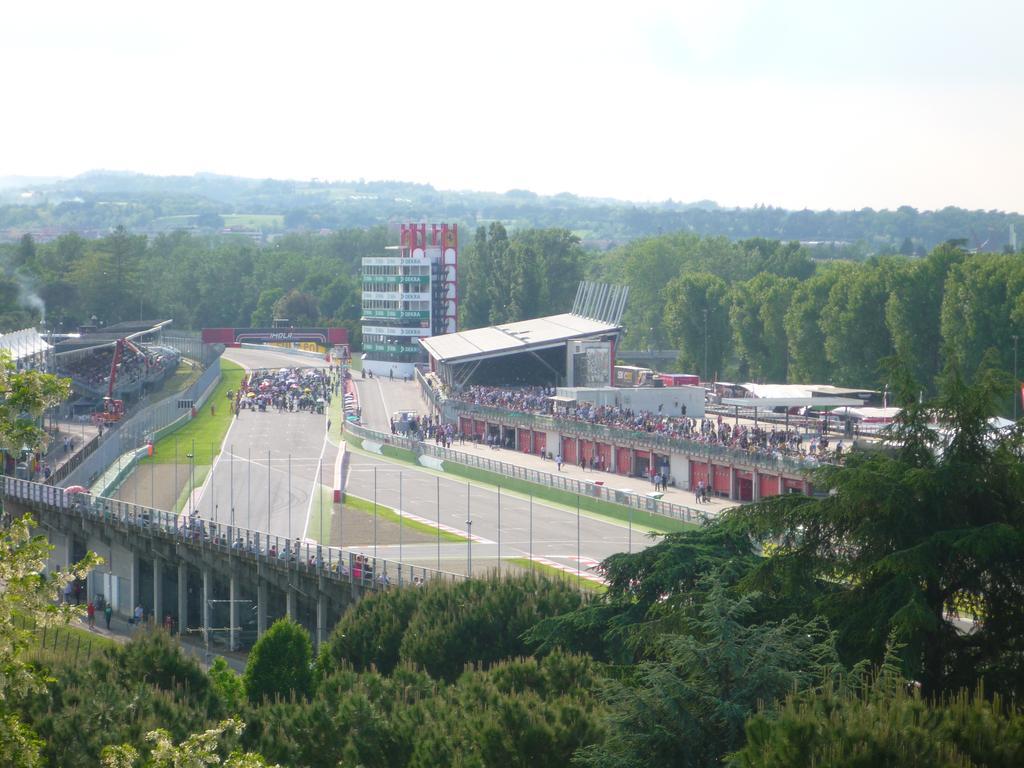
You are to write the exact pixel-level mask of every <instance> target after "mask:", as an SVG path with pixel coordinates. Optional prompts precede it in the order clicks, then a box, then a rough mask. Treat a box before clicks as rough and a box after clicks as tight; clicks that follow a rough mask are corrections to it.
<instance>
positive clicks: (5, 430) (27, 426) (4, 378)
mask: <svg viewBox="0 0 1024 768" xmlns="http://www.w3.org/2000/svg"><path fill="white" fill-rule="evenodd" d="M70 394H71V382H70V380H69V379H59V378H57V377H56V376H54V375H52V374H49V373H42V372H40V371H21V372H19V371H18V370H17V369H16V368H15V366H14V363H12V362H11V358H10V355H9V354H8V353H7V351H6V350H0V450H4V451H7V452H9V453H11V454H15V455H16V454H19V453H20V452H21V451H22V450H23V449H24V448H28V449H29V450H36V449H37V448H42V447H44V446H45V445H46V443H47V441H48V440H49V436H48V435H47V433H46V431H45V430H44V429H43V428H42V426H41V425H40V422H39V418H40V416H42V415H43V412H44V411H45V410H46V409H47V408H51V407H53V406H55V405H57V404H58V403H61V402H63V401H64V400H66V399H67V398H68V396H69V395H70Z"/></svg>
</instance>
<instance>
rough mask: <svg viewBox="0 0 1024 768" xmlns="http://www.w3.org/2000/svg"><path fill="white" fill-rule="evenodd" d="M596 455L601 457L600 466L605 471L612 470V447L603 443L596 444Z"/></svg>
mask: <svg viewBox="0 0 1024 768" xmlns="http://www.w3.org/2000/svg"><path fill="white" fill-rule="evenodd" d="M597 455H598V457H599V458H600V459H601V464H600V467H601V469H603V470H604V471H605V472H611V471H612V447H611V446H610V445H605V444H604V443H598V444H597Z"/></svg>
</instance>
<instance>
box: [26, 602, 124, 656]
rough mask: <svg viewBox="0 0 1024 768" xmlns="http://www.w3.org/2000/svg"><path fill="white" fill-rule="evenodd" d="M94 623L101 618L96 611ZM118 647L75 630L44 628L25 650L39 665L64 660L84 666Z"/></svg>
mask: <svg viewBox="0 0 1024 768" xmlns="http://www.w3.org/2000/svg"><path fill="white" fill-rule="evenodd" d="M96 623H97V625H102V624H103V614H102V613H100V612H98V611H97V615H96ZM119 645H120V643H118V642H117V641H116V640H111V639H110V638H109V637H106V636H104V635H101V634H99V633H97V632H91V631H89V630H88V629H84V628H80V627H77V626H67V627H48V628H47V629H46V630H42V629H36V630H35V637H34V638H33V640H32V642H31V645H30V646H29V648H28V649H26V650H27V653H26V655H27V656H28V658H29V659H31V660H33V661H36V662H39V663H43V664H45V663H47V662H52V661H65V660H72V661H75V660H77V661H79V662H81V663H84V662H86V661H87V660H88V659H91V658H93V657H95V656H98V655H99V654H101V653H102V652H103V651H104V650H106V649H107V648H117V647H118V646H119Z"/></svg>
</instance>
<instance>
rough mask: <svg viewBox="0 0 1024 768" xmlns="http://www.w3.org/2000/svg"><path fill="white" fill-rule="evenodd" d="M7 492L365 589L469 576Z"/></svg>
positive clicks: (148, 510)
mask: <svg viewBox="0 0 1024 768" xmlns="http://www.w3.org/2000/svg"><path fill="white" fill-rule="evenodd" d="M0 487H2V491H3V496H4V498H6V499H12V500H15V501H19V502H22V503H25V504H28V505H42V506H45V507H49V508H50V509H56V510H61V511H63V512H66V513H68V514H72V515H75V516H78V517H81V518H82V519H86V520H92V521H94V522H101V523H103V524H105V525H108V526H110V527H112V528H116V529H120V530H127V531H131V532H138V533H145V534H147V535H149V536H152V537H154V538H160V539H164V540H170V541H173V542H176V543H180V544H184V545H187V546H195V547H201V548H204V549H213V550H218V551H221V552H223V553H224V554H225V555H227V554H229V552H230V553H231V554H232V555H233V556H237V557H245V558H250V559H252V560H253V561H260V562H268V563H276V564H277V565H279V566H282V567H286V568H289V569H294V570H298V571H305V572H307V573H315V574H317V575H322V576H325V577H327V578H331V579H334V580H338V581H344V582H349V583H352V584H354V585H357V586H361V587H363V588H364V589H372V590H383V589H388V588H389V587H402V586H418V585H419V584H422V583H424V582H426V581H428V580H436V579H440V580H443V581H463V580H465V578H466V577H465V576H463V575H462V574H458V573H452V572H450V571H439V570H437V569H435V568H427V567H425V566H420V565H409V564H408V563H402V562H399V561H397V560H386V559H384V558H381V557H370V556H366V555H359V554H357V553H355V552H347V551H345V550H344V549H341V548H339V547H325V546H323V545H321V544H317V543H316V542H310V541H308V540H304V539H294V538H291V539H290V538H286V537H284V536H275V535H271V534H268V533H265V532H261V531H257V530H252V529H249V528H242V527H239V526H231V525H226V524H224V523H223V522H219V521H213V520H209V519H207V518H204V517H201V516H199V515H192V516H189V515H179V514H176V513H174V512H167V511H166V510H162V509H154V508H153V507H146V506H142V505H139V504H131V503H129V502H127V501H120V500H118V499H110V498H106V497H103V496H90V495H88V494H80V493H68V492H67V491H66V490H64V489H63V488H57V487H54V486H52V485H44V484H42V483H33V482H30V481H28V480H19V479H17V478H14V477H4V478H3V485H2V486H0Z"/></svg>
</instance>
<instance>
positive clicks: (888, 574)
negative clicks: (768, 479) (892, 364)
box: [726, 359, 1024, 696]
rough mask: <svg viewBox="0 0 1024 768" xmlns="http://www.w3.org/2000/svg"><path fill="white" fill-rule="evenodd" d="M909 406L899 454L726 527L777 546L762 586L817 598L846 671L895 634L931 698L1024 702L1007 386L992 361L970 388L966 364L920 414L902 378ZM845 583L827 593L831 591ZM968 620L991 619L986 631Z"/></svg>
mask: <svg viewBox="0 0 1024 768" xmlns="http://www.w3.org/2000/svg"><path fill="white" fill-rule="evenodd" d="M891 375H892V377H893V380H894V381H896V382H898V386H897V387H896V393H897V396H898V397H897V399H898V403H899V404H900V405H902V406H903V410H902V412H901V413H900V415H899V417H898V419H897V422H896V424H895V426H894V428H893V431H892V433H891V435H890V440H891V449H890V451H889V452H881V451H873V452H867V453H854V454H851V455H850V456H849V458H848V461H847V463H846V465H845V466H842V467H835V466H830V467H823V468H821V469H820V470H819V471H818V472H817V473H816V475H815V477H814V484H815V487H816V488H820V489H824V490H827V491H828V492H829V494H828V495H827V496H825V497H820V498H815V497H795V496H786V497H783V496H780V497H775V498H773V499H770V500H766V501H763V502H760V503H758V504H753V505H748V506H745V507H741V508H737V509H735V510H731V511H730V512H729V513H728V515H727V516H726V524H727V525H732V526H735V528H734V530H735V531H736V533H737V534H739V533H740V532H744V533H748V534H751V535H752V536H754V537H755V538H756V539H758V540H760V541H762V542H764V543H765V544H770V545H771V547H772V552H773V554H772V556H771V557H767V558H765V559H764V560H763V561H761V562H760V563H759V564H758V566H757V568H756V570H755V575H753V576H751V577H750V579H749V580H750V583H751V584H753V585H754V586H757V585H758V584H759V583H762V580H765V581H767V582H770V583H775V584H782V585H784V589H785V591H786V592H788V593H790V594H799V593H801V592H804V591H806V592H805V593H806V594H808V596H809V598H810V599H809V600H808V608H807V610H808V611H810V612H812V613H820V614H821V615H823V616H825V617H826V618H828V619H829V621H830V622H832V625H833V626H834V627H835V629H836V630H837V632H838V647H839V650H840V652H841V653H842V655H843V657H844V659H845V660H847V661H848V662H857V661H860V660H861V659H871V660H873V661H876V662H877V661H880V660H881V658H882V654H883V652H884V649H885V645H886V642H887V639H888V638H889V636H890V633H895V637H896V640H897V641H898V642H899V643H901V644H903V646H904V647H903V649H902V651H901V656H902V659H903V663H904V665H905V671H906V674H907V675H908V676H910V677H911V678H913V679H915V680H919V681H920V682H921V685H922V686H923V692H924V694H925V695H926V696H931V695H936V694H941V693H945V692H951V691H955V690H958V689H960V688H963V687H968V688H969V687H973V686H974V684H975V682H976V681H977V680H978V679H979V678H980V679H982V680H983V681H984V684H985V687H986V690H989V691H1001V690H1002V691H1011V692H1014V693H1018V694H1019V693H1020V692H1021V691H1024V665H1021V663H1020V657H1019V654H1018V653H1017V648H1018V642H1019V638H1020V637H1024V598H1022V594H1021V592H1020V590H1019V589H1018V588H1017V586H1016V585H1018V584H1019V583H1021V581H1024V563H1022V561H1021V559H1020V557H1019V553H1020V551H1021V548H1022V547H1024V506H1022V499H1024V471H1022V464H1021V459H1020V455H1021V453H1020V451H1021V435H1020V433H1019V432H1018V431H1014V432H1011V433H1000V432H994V431H993V429H992V428H991V427H990V425H989V421H988V420H989V418H990V417H991V416H992V413H993V409H994V402H995V399H996V398H997V397H998V396H999V395H1000V394H1001V392H1005V391H1006V390H1005V387H1006V379H1005V375H1004V374H1001V373H999V372H998V370H997V369H996V368H995V366H994V365H993V361H992V360H991V359H990V360H989V361H988V363H987V364H986V365H985V366H983V368H982V369H981V370H980V372H979V374H978V376H977V378H976V380H975V382H974V383H973V384H968V383H967V382H965V380H964V379H963V377H962V375H961V373H960V371H959V369H958V368H957V367H956V365H955V363H951V364H949V365H948V366H947V369H946V372H945V373H944V375H943V377H942V379H941V386H940V389H939V394H938V395H937V397H936V398H935V399H933V400H930V401H928V400H926V401H925V402H924V403H919V402H918V399H917V398H918V393H919V387H918V385H917V384H916V383H915V382H913V380H912V379H911V378H910V377H909V376H907V375H906V371H905V368H899V367H897V368H895V369H894V370H893V371H892V374H891ZM823 584H828V585H832V588H831V589H828V590H822V585H823ZM957 612H960V613H961V614H963V615H965V616H971V615H972V614H973V615H975V616H979V617H980V616H984V621H983V622H982V623H981V624H980V625H978V626H977V627H976V628H975V629H974V631H971V632H963V631H961V630H960V629H959V628H958V627H957V625H956V615H957Z"/></svg>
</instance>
